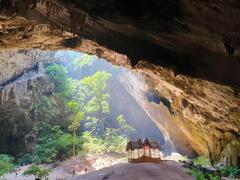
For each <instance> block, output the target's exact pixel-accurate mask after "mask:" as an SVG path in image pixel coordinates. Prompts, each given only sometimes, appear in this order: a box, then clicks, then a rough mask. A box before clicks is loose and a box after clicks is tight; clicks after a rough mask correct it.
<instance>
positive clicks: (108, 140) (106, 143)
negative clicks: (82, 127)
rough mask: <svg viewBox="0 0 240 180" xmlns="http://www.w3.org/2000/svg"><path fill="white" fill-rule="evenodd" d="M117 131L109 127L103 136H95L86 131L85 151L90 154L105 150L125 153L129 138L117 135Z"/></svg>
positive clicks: (83, 137)
mask: <svg viewBox="0 0 240 180" xmlns="http://www.w3.org/2000/svg"><path fill="white" fill-rule="evenodd" d="M116 131H117V130H114V129H109V128H107V129H106V132H105V135H104V136H103V137H98V136H94V135H92V134H91V133H90V132H88V131H86V132H84V133H83V136H82V139H83V142H84V144H83V151H84V152H85V153H90V154H95V153H104V152H111V153H124V152H125V146H126V143H127V139H126V138H125V137H123V136H119V135H117V132H116Z"/></svg>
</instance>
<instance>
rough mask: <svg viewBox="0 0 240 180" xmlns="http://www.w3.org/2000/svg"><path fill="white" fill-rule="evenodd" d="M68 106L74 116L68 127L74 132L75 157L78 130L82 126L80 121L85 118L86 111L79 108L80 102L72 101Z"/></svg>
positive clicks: (74, 154) (74, 153)
mask: <svg viewBox="0 0 240 180" xmlns="http://www.w3.org/2000/svg"><path fill="white" fill-rule="evenodd" d="M68 107H69V108H70V109H71V111H72V117H71V122H70V125H69V126H68V129H69V130H70V131H71V132H72V133H73V158H74V157H75V156H76V136H77V135H76V131H77V130H78V129H79V127H80V122H81V120H82V119H83V118H84V113H83V112H80V111H79V110H78V109H79V108H78V103H77V102H76V101H70V102H69V103H68Z"/></svg>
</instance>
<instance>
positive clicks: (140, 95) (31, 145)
mask: <svg viewBox="0 0 240 180" xmlns="http://www.w3.org/2000/svg"><path fill="white" fill-rule="evenodd" d="M1 55H2V57H3V58H2V59H6V60H7V61H8V63H7V64H8V65H7V66H8V68H6V69H3V70H2V71H3V74H4V77H3V78H2V82H1V91H0V100H1V101H0V102H1V105H0V111H1V114H2V116H1V117H0V118H1V119H0V123H1V126H0V127H1V131H0V132H1V133H2V136H1V140H0V143H1V151H2V152H1V153H7V154H12V155H14V156H15V157H16V159H17V161H18V162H17V163H19V164H20V165H24V164H28V163H34V162H37V163H45V162H47V163H51V162H54V161H55V160H64V159H66V158H67V157H71V156H72V155H74V156H76V154H78V156H86V155H87V154H97V155H100V154H101V156H103V157H105V155H103V154H102V153H103V152H107V153H108V155H109V153H110V154H111V155H112V153H115V159H114V160H112V159H111V158H112V157H111V158H110V157H109V156H107V157H105V158H101V159H104V163H103V164H104V165H103V166H108V165H111V163H110V162H119V159H121V158H120V157H121V154H125V148H126V144H127V139H133V140H136V139H137V138H145V137H147V138H149V139H151V140H156V141H158V142H159V143H160V146H161V147H162V151H163V153H164V154H166V155H168V154H169V153H170V154H171V152H172V151H173V146H174V145H173V144H172V142H171V139H170V138H169V136H168V134H167V132H165V131H164V129H161V124H157V122H156V121H155V120H154V119H152V117H151V115H150V114H151V111H152V110H151V109H148V105H149V104H148V103H151V104H153V105H154V103H152V102H149V99H148V97H147V96H146V94H147V92H148V91H149V87H148V84H147V83H146V82H145V77H144V76H143V75H142V74H141V73H139V72H136V71H132V70H129V69H126V68H124V67H121V66H113V65H112V64H110V63H108V62H107V61H106V60H104V59H101V58H98V57H97V56H94V55H88V54H84V53H79V52H75V51H64V50H62V51H39V50H25V49H21V50H12V51H7V52H2V53H1ZM16 59H18V61H15V60H16ZM0 63H1V64H2V63H4V62H3V61H0ZM160 101H161V102H163V99H160ZM150 108H151V107H150ZM146 110H149V111H146ZM153 111H154V112H155V111H156V109H153ZM161 117H162V116H161ZM165 120H167V119H166V117H165ZM13 144H14V147H16V148H11V147H12V146H13ZM73 144H74V145H73ZM124 156H125V155H124ZM116 157H117V158H116ZM108 158H110V159H108ZM116 159H117V161H115V160H116ZM86 163H87V162H85V164H86ZM93 166H94V167H93V169H99V168H102V167H101V166H100V165H99V164H98V163H97V162H96V163H95V164H94V165H93ZM77 168H78V169H81V168H82V167H77ZM89 168H90V167H88V169H89ZM90 169H91V168H90Z"/></svg>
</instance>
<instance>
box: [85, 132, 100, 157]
mask: <svg viewBox="0 0 240 180" xmlns="http://www.w3.org/2000/svg"><path fill="white" fill-rule="evenodd" d="M82 138H83V142H84V143H83V152H84V153H86V154H88V153H90V154H95V153H101V152H103V151H104V146H103V143H102V140H101V139H99V138H97V137H95V136H92V135H91V133H90V132H88V131H86V132H84V133H83V135H82Z"/></svg>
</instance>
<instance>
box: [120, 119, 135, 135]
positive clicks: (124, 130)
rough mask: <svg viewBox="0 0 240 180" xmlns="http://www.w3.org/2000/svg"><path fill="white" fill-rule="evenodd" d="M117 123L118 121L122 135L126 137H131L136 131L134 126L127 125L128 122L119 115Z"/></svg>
mask: <svg viewBox="0 0 240 180" xmlns="http://www.w3.org/2000/svg"><path fill="white" fill-rule="evenodd" d="M117 121H118V124H119V126H120V132H121V134H123V135H125V136H126V137H129V136H130V133H131V132H133V131H135V129H134V128H133V127H132V126H130V125H129V124H127V122H126V120H125V118H124V116H123V115H119V116H118V117H117Z"/></svg>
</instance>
